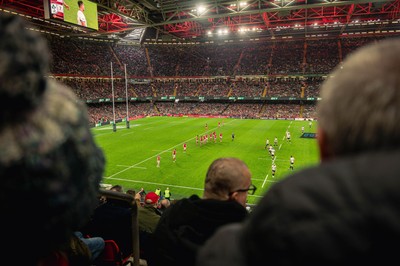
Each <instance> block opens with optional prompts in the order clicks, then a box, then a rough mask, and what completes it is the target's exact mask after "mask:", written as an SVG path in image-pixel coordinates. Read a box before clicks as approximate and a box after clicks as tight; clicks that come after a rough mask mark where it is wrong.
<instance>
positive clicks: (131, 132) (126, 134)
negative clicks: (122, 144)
mask: <svg viewBox="0 0 400 266" xmlns="http://www.w3.org/2000/svg"><path fill="white" fill-rule="evenodd" d="M133 133H135V132H130V133H126V134H122V135H121V137H122V136H126V135H130V134H133Z"/></svg>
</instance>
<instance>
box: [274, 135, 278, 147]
mask: <svg viewBox="0 0 400 266" xmlns="http://www.w3.org/2000/svg"><path fill="white" fill-rule="evenodd" d="M274 146H278V138H277V137H275V138H274Z"/></svg>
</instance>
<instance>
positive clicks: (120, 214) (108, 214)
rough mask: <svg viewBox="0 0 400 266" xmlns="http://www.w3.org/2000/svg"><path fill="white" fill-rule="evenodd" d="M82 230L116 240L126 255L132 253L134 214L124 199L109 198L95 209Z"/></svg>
mask: <svg viewBox="0 0 400 266" xmlns="http://www.w3.org/2000/svg"><path fill="white" fill-rule="evenodd" d="M82 231H83V232H84V233H85V234H89V235H91V236H100V237H102V238H104V239H112V240H115V242H116V243H117V244H118V247H119V248H120V250H121V251H122V253H123V256H124V257H127V256H129V255H130V254H132V214H131V209H130V208H129V207H128V205H127V204H126V202H124V201H119V200H114V199H107V202H106V203H103V204H101V205H100V206H98V207H97V208H96V209H95V211H94V213H93V215H92V217H91V220H90V222H89V223H88V224H87V225H86V226H85V228H84V229H83V230H82Z"/></svg>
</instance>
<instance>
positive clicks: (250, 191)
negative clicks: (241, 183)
mask: <svg viewBox="0 0 400 266" xmlns="http://www.w3.org/2000/svg"><path fill="white" fill-rule="evenodd" d="M256 190H257V187H256V186H255V185H253V184H251V185H250V186H249V188H246V189H238V190H235V191H232V192H229V195H232V194H233V193H235V192H247V193H248V194H249V195H254V193H256Z"/></svg>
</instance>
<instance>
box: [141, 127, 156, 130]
mask: <svg viewBox="0 0 400 266" xmlns="http://www.w3.org/2000/svg"><path fill="white" fill-rule="evenodd" d="M152 128H154V127H148V128H145V129H143V130H149V129H152Z"/></svg>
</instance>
